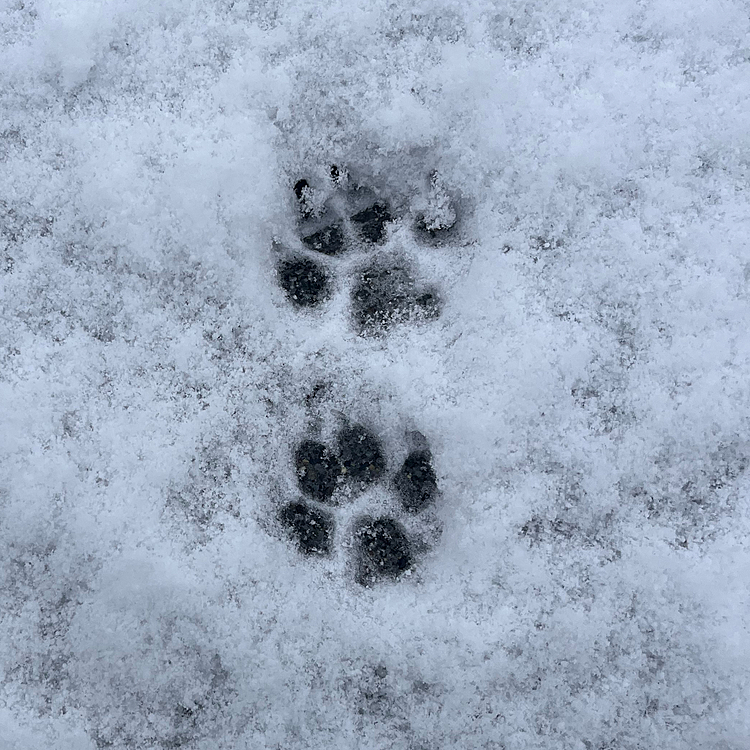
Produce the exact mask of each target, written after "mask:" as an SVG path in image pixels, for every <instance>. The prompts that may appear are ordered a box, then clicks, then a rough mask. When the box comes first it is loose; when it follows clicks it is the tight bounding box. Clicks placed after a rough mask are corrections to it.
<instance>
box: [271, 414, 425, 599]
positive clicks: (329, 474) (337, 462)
mask: <svg viewBox="0 0 750 750" xmlns="http://www.w3.org/2000/svg"><path fill="white" fill-rule="evenodd" d="M331 442H332V445H328V444H326V443H324V442H321V441H319V440H314V439H310V438H306V439H304V440H302V441H301V442H300V443H299V444H298V445H297V447H296V448H295V450H294V456H293V458H294V467H295V472H296V483H297V488H298V489H299V491H300V493H301V495H302V497H301V498H300V499H298V500H294V501H292V502H288V503H286V504H284V505H283V506H282V507H281V508H280V509H279V511H278V521H279V523H280V525H281V527H282V528H283V530H284V532H285V535H286V536H287V538H288V539H289V540H290V541H291V542H293V543H294V544H295V546H296V548H297V549H298V551H299V552H300V553H301V554H303V555H306V556H331V555H332V554H334V553H335V551H336V545H337V544H341V545H342V546H343V548H344V549H345V550H348V552H349V562H350V567H351V568H352V569H353V571H354V577H355V580H356V581H357V583H359V584H361V585H362V586H372V585H374V584H376V583H378V582H381V581H394V580H397V579H399V578H400V577H401V576H402V575H408V574H409V573H410V572H411V571H412V570H413V569H414V566H415V564H416V561H417V558H418V556H419V553H420V552H421V551H423V550H424V548H425V544H424V542H423V540H421V539H419V538H418V535H416V536H415V535H414V534H413V533H412V532H410V531H409V530H407V524H408V523H411V525H414V523H415V522H416V524H417V526H418V525H419V523H420V519H421V518H422V516H423V514H424V511H426V510H427V509H428V508H430V507H431V506H432V505H434V503H435V501H436V499H437V497H438V483H437V477H436V474H435V470H434V468H433V465H432V453H431V451H430V449H429V447H428V444H427V440H426V439H425V437H424V436H423V435H422V434H421V433H418V432H414V433H411V434H410V435H409V436H408V441H407V442H408V450H407V455H406V456H405V458H403V459H402V460H401V461H400V462H399V463H400V465H399V468H398V469H397V470H396V471H395V473H393V475H391V476H390V477H388V471H387V460H386V454H385V449H384V445H383V442H382V441H381V440H380V439H379V438H378V436H377V435H376V434H375V433H374V432H372V431H371V430H370V429H369V428H367V427H366V426H364V425H362V424H352V423H349V422H347V423H345V424H343V425H342V426H340V428H339V429H338V431H337V432H336V434H335V437H334V439H333V440H332V441H331ZM383 484H384V485H385V489H386V490H387V491H386V492H385V493H383V494H385V495H386V499H385V500H384V501H383V500H381V502H380V503H379V507H378V503H376V502H373V501H371V500H370V499H369V498H367V497H366V499H365V502H364V504H362V503H360V504H359V505H357V503H358V501H359V500H361V498H362V496H363V495H365V496H366V493H367V491H368V490H369V489H371V488H374V487H376V486H378V485H383ZM350 504H355V505H357V507H356V509H355V511H354V513H353V515H352V514H344V515H349V516H350V522H349V523H348V524H347V523H346V522H345V523H343V524H342V523H340V522H339V519H338V513H339V511H343V510H344V509H345V507H346V506H348V505H350Z"/></svg>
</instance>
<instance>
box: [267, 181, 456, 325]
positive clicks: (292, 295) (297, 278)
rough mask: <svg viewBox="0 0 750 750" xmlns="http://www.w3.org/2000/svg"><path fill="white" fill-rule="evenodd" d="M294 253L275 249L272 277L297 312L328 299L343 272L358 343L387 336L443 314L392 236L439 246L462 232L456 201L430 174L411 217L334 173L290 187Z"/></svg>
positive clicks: (434, 291)
mask: <svg viewBox="0 0 750 750" xmlns="http://www.w3.org/2000/svg"><path fill="white" fill-rule="evenodd" d="M293 192H294V197H295V199H294V204H295V210H296V213H297V231H296V234H297V237H298V241H295V243H294V244H295V245H296V247H295V248H294V249H289V248H286V247H282V246H281V245H278V244H277V245H276V249H277V251H278V252H279V258H278V260H277V264H276V276H277V280H278V283H279V286H280V287H281V289H282V290H283V291H284V293H285V294H286V297H287V299H288V300H289V302H291V303H292V304H293V305H294V306H295V307H296V308H299V309H310V308H317V307H320V306H321V305H323V304H324V303H325V302H327V301H328V300H330V299H331V297H332V296H333V294H334V291H335V288H336V286H337V284H335V283H334V279H335V278H336V276H337V275H338V274H339V272H341V274H342V275H343V276H345V277H346V278H348V279H349V283H348V292H349V297H350V299H349V305H348V312H349V316H350V320H351V325H352V327H353V329H354V330H355V331H356V333H357V334H359V335H361V336H371V335H378V334H382V333H385V332H387V331H388V330H389V329H391V328H392V327H393V326H394V325H396V324H399V323H414V324H416V323H420V322H425V321H429V320H435V319H436V318H438V317H439V315H440V313H441V309H442V301H441V297H440V295H439V293H438V290H437V288H436V287H435V286H432V285H427V284H424V283H422V282H420V281H419V274H418V272H417V270H416V268H415V266H414V263H413V262H411V261H409V259H408V258H407V257H406V256H405V255H404V253H403V252H402V251H401V250H398V249H396V248H395V247H394V245H396V244H397V243H396V242H395V240H394V232H395V231H396V230H397V229H398V228H399V227H400V226H401V225H403V224H404V223H410V224H411V229H412V235H413V237H414V238H415V240H416V241H417V242H418V243H419V244H423V245H424V244H426V245H432V246H437V245H442V244H446V243H448V242H450V241H452V239H455V237H456V233H457V232H458V230H459V227H460V221H459V215H458V213H457V210H456V205H457V204H456V201H455V200H454V199H453V197H452V196H451V195H450V194H449V192H448V191H447V190H446V189H445V188H444V186H443V185H442V182H441V181H440V179H439V177H438V175H436V174H433V175H432V176H431V178H430V183H429V185H428V187H427V189H426V191H425V193H426V194H425V196H424V197H423V198H422V199H420V200H417V201H414V202H413V205H412V206H411V209H410V210H406V209H403V208H399V209H396V208H394V206H393V205H392V201H390V200H389V199H388V198H387V197H385V196H383V195H380V194H379V193H378V192H376V191H375V190H373V189H372V188H369V187H366V186H362V185H359V184H356V183H355V182H354V181H352V180H351V179H350V178H349V176H348V175H347V174H346V173H345V172H343V171H342V170H339V168H338V167H332V168H331V171H330V175H329V176H327V177H326V179H323V180H319V181H318V182H317V183H316V184H315V186H313V185H311V184H310V182H309V181H308V180H307V179H300V180H298V181H297V183H296V184H295V185H294V189H293Z"/></svg>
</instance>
